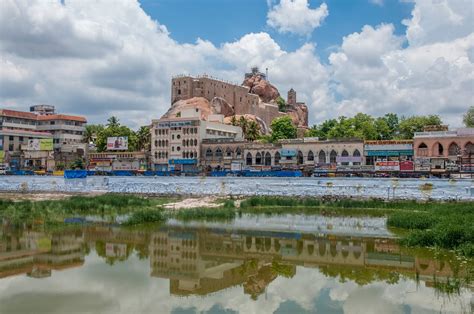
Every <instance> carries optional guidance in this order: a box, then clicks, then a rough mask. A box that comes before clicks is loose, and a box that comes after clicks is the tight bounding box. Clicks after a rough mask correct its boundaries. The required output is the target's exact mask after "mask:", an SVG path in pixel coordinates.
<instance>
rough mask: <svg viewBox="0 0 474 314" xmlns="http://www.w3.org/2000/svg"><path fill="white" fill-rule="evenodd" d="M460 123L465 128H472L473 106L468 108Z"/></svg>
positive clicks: (473, 118)
mask: <svg viewBox="0 0 474 314" xmlns="http://www.w3.org/2000/svg"><path fill="white" fill-rule="evenodd" d="M462 121H463V122H464V125H465V126H466V127H467V128H474V106H471V107H469V109H468V110H467V112H466V113H465V114H464V116H463V119H462Z"/></svg>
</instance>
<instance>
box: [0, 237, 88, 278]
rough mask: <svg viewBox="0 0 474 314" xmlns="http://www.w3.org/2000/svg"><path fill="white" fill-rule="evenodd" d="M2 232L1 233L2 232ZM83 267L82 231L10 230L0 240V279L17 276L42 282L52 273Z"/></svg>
mask: <svg viewBox="0 0 474 314" xmlns="http://www.w3.org/2000/svg"><path fill="white" fill-rule="evenodd" d="M4 231H5V230H4ZM83 263H84V250H83V241H82V231H80V230H79V231H67V232H58V233H54V234H53V235H47V234H45V233H43V232H34V231H20V230H12V232H7V233H5V232H4V233H3V234H2V238H1V239H0V278H3V277H9V276H13V275H18V274H27V275H28V276H30V277H35V278H43V277H49V276H51V271H52V270H61V269H66V268H71V267H77V266H81V265H82V264H83Z"/></svg>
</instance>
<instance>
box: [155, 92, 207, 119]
mask: <svg viewBox="0 0 474 314" xmlns="http://www.w3.org/2000/svg"><path fill="white" fill-rule="evenodd" d="M185 109H200V110H201V119H203V120H207V117H208V116H209V115H210V114H213V112H212V108H211V104H210V103H209V101H208V100H207V99H206V98H204V97H193V98H189V99H183V100H178V101H177V102H175V103H174V104H172V105H171V108H170V109H168V111H167V112H166V113H165V114H164V115H163V116H162V117H161V118H176V115H177V114H178V113H181V112H182V111H183V110H185Z"/></svg>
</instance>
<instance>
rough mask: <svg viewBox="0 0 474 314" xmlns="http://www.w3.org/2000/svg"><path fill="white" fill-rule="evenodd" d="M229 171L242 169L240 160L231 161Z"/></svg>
mask: <svg viewBox="0 0 474 314" xmlns="http://www.w3.org/2000/svg"><path fill="white" fill-rule="evenodd" d="M230 170H231V171H241V170H242V163H240V162H232V163H231V164H230Z"/></svg>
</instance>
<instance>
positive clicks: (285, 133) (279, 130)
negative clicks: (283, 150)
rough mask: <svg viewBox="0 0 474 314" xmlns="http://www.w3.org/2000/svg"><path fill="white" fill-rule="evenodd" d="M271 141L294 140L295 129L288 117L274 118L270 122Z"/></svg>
mask: <svg viewBox="0 0 474 314" xmlns="http://www.w3.org/2000/svg"><path fill="white" fill-rule="evenodd" d="M271 127H272V139H273V141H277V140H281V139H290V138H296V131H297V130H296V127H295V126H294V125H293V121H292V120H291V117H289V116H283V117H279V118H276V119H274V120H273V121H272V124H271Z"/></svg>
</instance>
